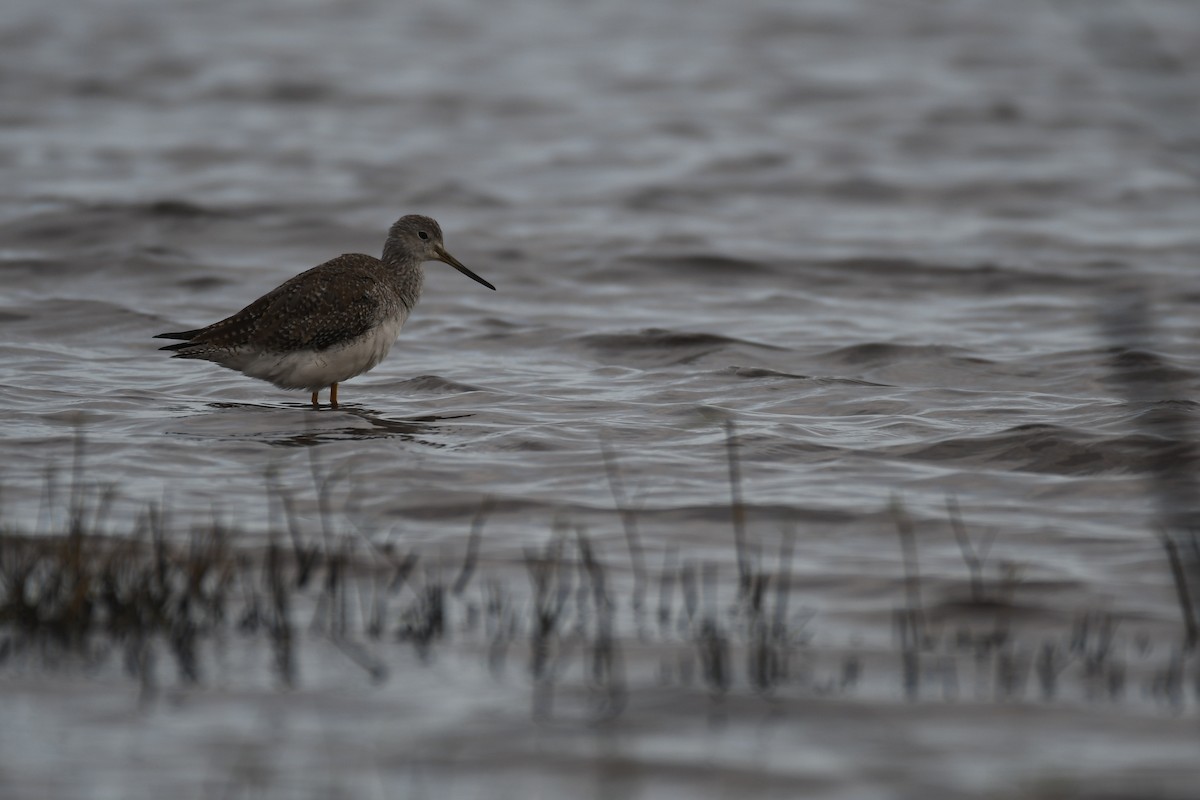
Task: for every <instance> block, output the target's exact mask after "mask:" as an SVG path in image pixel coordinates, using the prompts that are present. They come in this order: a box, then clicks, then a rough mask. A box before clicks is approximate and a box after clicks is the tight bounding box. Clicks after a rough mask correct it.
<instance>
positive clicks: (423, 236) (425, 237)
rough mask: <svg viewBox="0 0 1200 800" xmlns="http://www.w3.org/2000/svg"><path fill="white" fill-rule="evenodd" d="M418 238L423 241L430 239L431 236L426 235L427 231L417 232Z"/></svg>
mask: <svg viewBox="0 0 1200 800" xmlns="http://www.w3.org/2000/svg"><path fill="white" fill-rule="evenodd" d="M417 236H420V237H421V238H422V239H428V238H429V234H428V233H426V232H425V231H417Z"/></svg>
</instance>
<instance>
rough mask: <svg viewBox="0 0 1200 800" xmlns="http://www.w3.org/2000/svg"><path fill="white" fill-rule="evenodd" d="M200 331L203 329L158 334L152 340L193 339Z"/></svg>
mask: <svg viewBox="0 0 1200 800" xmlns="http://www.w3.org/2000/svg"><path fill="white" fill-rule="evenodd" d="M202 330H204V329H203V328H197V329H196V330H194V331H177V332H176V333H160V334H158V335H156V336H155V337H154V338H155V339H193V338H195V336H196V334H197V333H199V332H200V331H202ZM163 349H164V350H165V349H166V348H165V347H164V348H163Z"/></svg>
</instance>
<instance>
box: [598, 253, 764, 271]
mask: <svg viewBox="0 0 1200 800" xmlns="http://www.w3.org/2000/svg"><path fill="white" fill-rule="evenodd" d="M625 261H626V262H630V263H633V264H634V265H636V266H637V267H638V269H639V271H643V270H644V269H645V268H647V267H649V268H652V269H659V270H668V271H673V272H686V273H691V274H696V273H701V274H704V275H706V276H709V277H713V276H721V275H728V276H743V277H744V276H746V275H772V274H774V273H775V270H774V269H773V268H772V267H771V266H770V265H768V264H765V263H763V262H761V261H751V260H749V259H745V258H736V257H734V256H727V255H724V254H721V253H704V252H696V253H674V254H671V255H655V254H652V253H646V254H639V255H637V256H633V257H631V258H628V259H625ZM616 266H617V267H618V268H619V266H620V264H619V263H618V264H617V265H616Z"/></svg>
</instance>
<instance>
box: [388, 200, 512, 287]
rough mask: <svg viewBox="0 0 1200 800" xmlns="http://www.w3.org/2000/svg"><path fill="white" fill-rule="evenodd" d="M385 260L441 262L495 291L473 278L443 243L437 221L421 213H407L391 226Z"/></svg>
mask: <svg viewBox="0 0 1200 800" xmlns="http://www.w3.org/2000/svg"><path fill="white" fill-rule="evenodd" d="M383 254H384V260H385V261H391V260H401V261H405V260H410V259H415V260H416V261H417V263H421V262H425V261H441V262H442V263H443V264H449V265H450V266H452V267H454V268H455V269H456V270H458V271H459V272H461V273H462V274H463V275H466V276H467V277H468V278H470V279H471V280H474V281H478V282H479V283H482V284H483V285H484V286H486V287H488V288H489V289H491V290H493V291H495V289H496V287H495V286H492V284H490V283H488V282H487V281H485V280H484V279H483V278H481V277H479V276H478V275H476V274H475V273H474V272H472V271H471V270H469V269H467V267H466V266H465V265H464V264H463V263H462V262H461V261H459V260H458V259H457V258H455V257H454V256H452V255H450V254H449V253H448V252H446V246H445V245H444V244H443V243H442V227H441V226H440V225H438V224H437V221H436V220H434V219H432V218H430V217H424V216H421V215H420V214H409V215H407V216H404V217H401V218H400V219H398V220H396V222H395V223H393V225H392V227H391V229H390V230H389V231H388V238H387V242H386V243H385V244H384V246H383Z"/></svg>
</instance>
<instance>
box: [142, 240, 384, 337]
mask: <svg viewBox="0 0 1200 800" xmlns="http://www.w3.org/2000/svg"><path fill="white" fill-rule="evenodd" d="M382 268H383V262H381V261H379V259H376V258H373V257H371V256H367V255H362V254H357V253H354V254H349V255H343V256H338V257H337V258H335V259H333V260H331V261H326V262H325V263H324V264H321V265H320V266H316V267H313V268H312V269H310V270H308V271H307V272H302V273H300V274H299V275H297V276H296V277H294V278H292V279H291V280H289V281H287V282H286V283H284V284H282V285H280V286H279V287H277V288H275V289H273V290H271V291H270V292H268V293H267V294H265V295H263V296H262V297H260V298H259V299H257V300H255V301H254V302H253V303H251V304H250V305H248V306H246V307H245V308H243V309H242V310H241V311H239V312H237V313H236V314H234V315H232V316H230V317H227V318H226V319H223V320H221V321H220V322H215V323H213V324H212V325H209V326H208V327H206V328H201V329H198V330H196V331H184V332H181V333H177V334H161V337H163V338H185V337H186V339H187V341H184V342H181V343H180V344H174V345H168V346H166V347H164V348H162V349H163V350H175V351H176V356H179V357H183V358H188V357H191V358H197V357H199V358H203V357H204V354H205V353H211V352H212V351H215V350H217V351H219V350H234V349H241V348H250V349H254V350H261V351H271V352H291V351H294V350H325V349H328V348H330V347H334V346H336V345H338V344H341V343H343V342H346V341H348V340H352V339H355V338H357V337H359V336H362V335H363V334H365V333H367V332H368V331H369V330H371V328H372V327H373V326H374V325H375V324H376V323H377V322H378V320H379V319H380V318H381V316H382V315H384V314H385V313H386V309H387V305H388V298H387V296H386V290H385V289H384V288H382V287H381V285H380V283H379V281H378V278H377V272H378V270H380V269H382Z"/></svg>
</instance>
